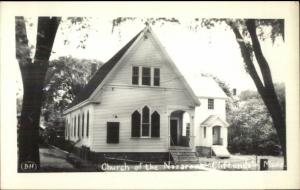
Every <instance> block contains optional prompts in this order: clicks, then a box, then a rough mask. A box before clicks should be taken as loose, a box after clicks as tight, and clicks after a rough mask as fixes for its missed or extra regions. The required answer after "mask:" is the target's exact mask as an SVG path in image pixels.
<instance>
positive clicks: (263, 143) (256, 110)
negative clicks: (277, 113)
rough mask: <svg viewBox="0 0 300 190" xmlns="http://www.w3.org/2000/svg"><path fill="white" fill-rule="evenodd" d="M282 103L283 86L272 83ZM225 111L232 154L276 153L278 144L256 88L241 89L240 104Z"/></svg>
mask: <svg viewBox="0 0 300 190" xmlns="http://www.w3.org/2000/svg"><path fill="white" fill-rule="evenodd" d="M275 87H276V89H277V92H279V94H281V96H279V99H280V101H281V102H282V104H283V105H284V104H285V103H284V102H285V93H284V90H283V89H284V85H283V84H276V85H275ZM231 108H232V109H230V110H228V111H227V120H228V122H229V123H230V124H231V126H230V127H229V133H228V148H229V150H230V151H231V152H232V153H242V154H263V155H278V154H280V152H281V146H280V143H279V140H278V136H277V132H276V130H275V128H274V127H273V122H272V119H271V117H270V114H269V112H268V110H267V108H266V106H265V105H264V103H263V101H262V99H261V97H260V95H259V94H258V93H257V92H256V91H250V90H247V91H243V92H241V94H240V96H239V104H238V106H236V107H231Z"/></svg>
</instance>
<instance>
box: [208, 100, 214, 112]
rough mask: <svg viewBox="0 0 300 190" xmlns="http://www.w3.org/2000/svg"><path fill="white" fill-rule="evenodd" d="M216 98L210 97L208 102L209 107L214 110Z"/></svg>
mask: <svg viewBox="0 0 300 190" xmlns="http://www.w3.org/2000/svg"><path fill="white" fill-rule="evenodd" d="M214 106H215V105H214V99H208V102H207V108H208V109H209V110H213V109H214Z"/></svg>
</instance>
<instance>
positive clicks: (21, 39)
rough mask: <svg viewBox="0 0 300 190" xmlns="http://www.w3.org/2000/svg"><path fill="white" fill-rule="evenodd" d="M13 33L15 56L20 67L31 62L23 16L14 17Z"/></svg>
mask: <svg viewBox="0 0 300 190" xmlns="http://www.w3.org/2000/svg"><path fill="white" fill-rule="evenodd" d="M15 35H16V58H17V60H18V62H19V65H20V67H21V66H23V65H25V64H28V63H31V59H30V48H29V45H28V38H27V32H26V25H25V19H24V17H21V16H17V17H15Z"/></svg>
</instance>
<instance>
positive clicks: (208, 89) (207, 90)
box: [188, 76, 228, 99]
mask: <svg viewBox="0 0 300 190" xmlns="http://www.w3.org/2000/svg"><path fill="white" fill-rule="evenodd" d="M188 82H189V84H190V86H191V87H192V89H193V91H194V92H195V94H196V96H198V97H203V98H222V99H226V98H228V97H227V95H226V94H225V92H224V91H223V90H222V88H221V87H220V86H219V84H218V83H217V82H216V81H215V80H214V79H213V78H212V77H206V76H201V77H197V78H193V80H188Z"/></svg>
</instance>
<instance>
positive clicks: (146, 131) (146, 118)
mask: <svg viewBox="0 0 300 190" xmlns="http://www.w3.org/2000/svg"><path fill="white" fill-rule="evenodd" d="M149 112H150V110H149V108H148V107H147V106H145V107H144V108H143V118H142V137H148V136H149V135H150V114H149Z"/></svg>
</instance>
